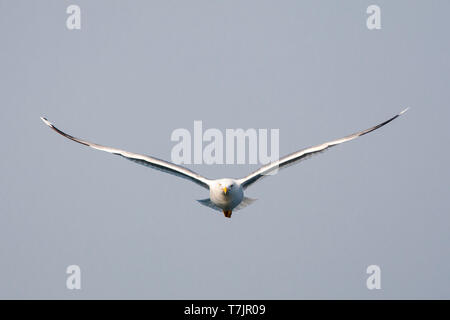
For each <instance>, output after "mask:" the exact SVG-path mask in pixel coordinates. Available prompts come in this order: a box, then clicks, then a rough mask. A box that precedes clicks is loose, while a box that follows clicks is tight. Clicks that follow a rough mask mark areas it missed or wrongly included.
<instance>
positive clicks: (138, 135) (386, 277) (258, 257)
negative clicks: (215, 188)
mask: <svg viewBox="0 0 450 320" xmlns="http://www.w3.org/2000/svg"><path fill="white" fill-rule="evenodd" d="M70 4H78V5H79V6H80V7H81V15H82V29H81V30H79V31H69V30H67V29H66V26H65V20H66V17H67V14H66V13H65V11H66V8H67V6H68V5H70ZM370 4H378V5H379V6H380V7H381V19H382V29H381V30H379V31H369V30H368V29H367V28H366V17H367V14H366V13H365V12H366V8H367V6H368V5H370ZM449 10H450V5H449V2H448V1H428V2H427V1H345V2H342V1H261V0H258V1H206V0H205V1H126V2H125V1H83V0H74V1H6V0H0V40H1V50H0V88H1V94H0V104H1V108H0V113H1V119H2V125H1V127H0V136H1V137H2V156H1V157H0V176H1V184H0V262H1V263H0V298H62V299H78V298H88V299H89V298H153V299H159V298H210V299H216V298H249V299H251V298H255V299H259V298H275V299H277V298H287V299H293V298H362V299H379V298H447V299H448V298H450V280H449V279H450V278H449V276H448V271H449V270H450V258H449V257H450V255H449V240H450V236H449V232H448V229H449V225H450V216H449V215H450V210H449V209H450V208H449V203H448V199H447V198H448V191H449V187H448V181H449V179H450V175H449V170H448V163H449V162H450V161H449V160H450V159H449V158H450V153H449V151H448V145H449V139H450V132H449V128H448V121H449V118H450V111H449V108H448V106H447V104H448V101H449V98H450V91H449V90H448V85H449V82H450V72H449V71H450V62H449V58H448V57H449V56H450V43H449V35H448V30H449V29H448V12H449ZM408 106H409V107H411V110H410V111H409V112H408V113H407V114H405V116H404V117H401V118H400V119H397V120H395V121H394V122H393V123H391V124H389V125H388V126H386V127H384V128H382V129H380V130H378V131H376V132H374V133H371V134H370V135H367V136H364V137H362V138H359V139H357V140H356V141H352V142H349V143H347V144H344V145H342V146H339V147H336V148H334V149H332V150H330V151H327V152H326V153H324V154H321V155H319V156H316V157H313V158H312V159H310V160H308V161H305V162H302V163H300V164H298V165H296V166H293V167H290V168H289V169H286V170H283V171H281V172H280V173H279V174H278V175H276V176H273V177H268V178H267V179H264V180H263V181H262V182H259V183H257V184H255V185H254V186H252V187H251V188H249V189H247V195H248V196H250V197H254V198H258V199H259V200H258V201H256V202H255V203H254V204H252V205H251V206H249V207H247V208H246V209H244V210H242V211H239V212H236V213H234V215H233V218H232V219H231V220H227V219H225V218H224V217H223V215H222V214H221V213H217V212H215V211H212V210H211V209H208V208H206V207H203V206H201V205H199V204H198V203H197V202H196V201H195V200H196V199H202V198H206V197H207V195H208V194H207V192H206V190H204V189H202V188H200V187H198V186H197V185H195V184H193V183H190V182H188V181H185V180H182V179H179V178H176V177H173V176H169V175H167V174H164V173H160V172H158V171H154V170H151V169H148V168H145V167H142V166H139V165H136V164H133V163H131V162H129V161H125V160H123V159H120V158H119V157H115V156H112V155H109V154H106V153H102V152H99V151H94V150H91V149H88V148H85V147H83V146H80V145H77V144H75V143H73V142H70V141H68V140H66V139H63V138H62V137H60V136H58V135H56V134H55V133H54V132H52V131H51V130H49V129H48V128H47V127H46V126H45V125H44V124H43V123H42V122H41V121H40V120H39V117H40V116H42V115H45V116H46V117H48V118H49V119H50V120H51V121H53V122H54V123H55V124H56V125H57V126H59V127H60V128H61V129H64V130H66V131H67V132H69V133H72V134H74V135H75V136H79V137H82V138H86V139H88V140H91V141H94V142H98V143H102V144H106V145H110V146H115V147H119V148H123V149H125V150H129V151H134V152H140V153H145V154H150V155H154V156H156V157H160V158H164V159H167V160H169V159H170V152H171V148H172V146H173V145H174V143H173V142H171V141H170V134H171V132H172V131H173V130H174V129H176V128H187V129H189V130H192V128H193V121H194V120H202V121H203V125H204V127H205V128H218V129H221V130H223V131H224V130H225V129H226V128H244V129H246V128H268V129H270V128H279V129H280V154H281V155H284V154H286V153H288V152H292V151H296V150H298V149H300V148H303V147H306V146H309V145H312V144H316V143H321V142H325V141H328V140H331V139H334V138H338V137H341V136H344V135H346V134H349V133H353V132H354V131H357V130H360V129H365V128H368V127H370V126H372V125H374V124H377V123H378V122H380V121H383V120H385V119H387V118H388V117H390V116H392V115H394V114H395V113H397V112H399V111H400V110H402V109H403V108H404V107H408ZM189 167H190V168H191V169H193V170H195V171H197V172H198V173H200V174H202V175H205V176H207V177H210V178H219V177H227V176H231V177H240V176H244V175H246V174H247V173H249V172H250V171H252V170H254V169H255V168H256V167H257V166H250V165H234V166H233V165H220V166H209V165H192V166H189ZM71 264H77V265H79V266H80V267H81V270H82V290H80V291H69V290H67V289H66V287H65V281H66V277H67V275H66V274H65V269H66V267H67V266H68V265H71ZM371 264H377V265H379V266H380V267H381V270H382V280H381V281H382V289H381V290H378V291H377V290H372V291H369V290H368V289H367V288H366V285H365V283H366V278H367V276H368V275H367V274H366V273H365V270H366V268H367V266H368V265H371Z"/></svg>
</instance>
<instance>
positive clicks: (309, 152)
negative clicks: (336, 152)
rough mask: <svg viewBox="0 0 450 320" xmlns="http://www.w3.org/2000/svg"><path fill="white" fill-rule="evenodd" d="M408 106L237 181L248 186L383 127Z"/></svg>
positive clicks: (402, 112)
mask: <svg viewBox="0 0 450 320" xmlns="http://www.w3.org/2000/svg"><path fill="white" fill-rule="evenodd" d="M408 109H409V108H406V109H404V110H403V111H401V112H400V113H398V114H396V115H395V116H393V117H392V118H390V119H388V120H386V121H384V122H382V123H380V124H377V125H376V126H373V127H371V128H369V129H366V130H363V131H360V132H356V133H353V134H350V135H348V136H345V137H343V138H340V139H336V140H333V141H329V142H325V143H322V144H319V145H316V146H313V147H309V148H306V149H302V150H300V151H296V152H294V153H291V154H289V155H287V156H285V157H283V158H281V159H279V160H277V161H274V162H271V163H269V164H267V165H265V166H262V167H261V168H259V169H258V170H256V171H254V172H252V173H251V174H249V175H248V176H246V177H245V178H242V179H240V180H238V181H239V183H240V184H241V186H242V187H243V188H244V189H246V188H247V187H248V186H250V185H251V184H253V183H255V182H256V181H258V180H260V179H261V178H263V177H266V176H268V175H270V174H271V173H273V172H274V171H275V170H278V169H282V168H286V167H288V166H290V165H293V164H295V163H298V162H300V161H302V160H306V159H308V158H310V157H311V156H313V155H316V154H319V153H321V152H324V151H325V150H327V149H329V148H331V147H334V146H336V145H338V144H341V143H344V142H347V141H351V140H353V139H356V138H358V137H360V136H363V135H365V134H367V133H369V132H372V131H374V130H376V129H379V128H381V127H383V126H384V125H386V124H388V123H389V122H391V121H393V120H395V119H396V118H398V117H399V116H401V115H402V114H404V113H405V112H406V111H408Z"/></svg>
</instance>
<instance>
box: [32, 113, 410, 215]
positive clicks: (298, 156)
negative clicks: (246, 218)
mask: <svg viewBox="0 0 450 320" xmlns="http://www.w3.org/2000/svg"><path fill="white" fill-rule="evenodd" d="M406 110H407V109H405V110H403V111H402V112H400V113H399V114H397V115H395V116H394V117H392V118H390V119H389V120H386V121H384V122H382V123H380V124H378V125H376V126H374V127H371V128H369V129H367V130H363V131H360V132H357V133H354V134H351V135H348V136H346V137H344V138H341V139H337V140H333V141H330V142H326V143H323V144H320V145H317V146H314V147H310V148H306V149H303V150H300V151H297V152H294V153H291V154H289V155H287V156H285V157H283V158H281V159H279V160H277V161H275V162H271V163H269V164H266V165H264V166H262V167H261V168H259V169H258V170H256V171H254V172H252V173H251V174H249V175H248V176H246V177H244V178H241V179H232V178H224V179H216V180H212V179H207V178H205V177H203V176H201V175H199V174H197V173H195V172H193V171H191V170H189V169H187V168H184V167H182V166H179V165H176V164H174V163H171V162H167V161H164V160H161V159H157V158H153V157H150V156H145V155H141V154H137V153H132V152H128V151H124V150H120V149H116V148H110V147H105V146H102V145H99V144H95V143H91V142H88V141H85V140H81V139H78V138H75V137H73V136H71V135H68V134H67V133H65V132H63V131H61V130H59V129H58V128H56V127H55V126H54V125H53V124H52V123H50V122H49V121H48V120H47V119H45V118H41V119H42V121H44V123H45V124H46V125H48V126H49V127H50V128H52V129H53V130H55V131H56V132H57V133H59V134H60V135H62V136H64V137H66V138H68V139H70V140H73V141H75V142H78V143H81V144H83V145H86V146H88V147H91V148H94V149H97V150H101V151H106V152H109V153H112V154H115V155H119V156H122V157H124V158H126V159H128V160H131V161H133V162H136V163H139V164H142V165H145V166H148V167H151V168H154V169H157V170H161V171H164V172H167V173H170V174H173V175H176V176H179V177H181V178H184V179H188V180H190V181H192V182H195V183H196V184H198V185H200V186H202V187H204V188H206V189H209V198H207V199H203V200H198V202H199V203H201V204H203V205H205V206H207V207H210V208H212V209H215V210H218V211H222V212H223V214H224V216H225V217H227V218H231V214H232V212H233V210H239V209H242V208H244V207H246V206H248V205H249V204H251V203H252V202H253V201H255V199H251V198H248V197H245V196H244V192H245V189H246V188H247V187H249V186H250V185H252V184H253V183H255V182H256V181H258V180H259V179H261V178H263V177H265V176H267V175H270V174H273V173H274V172H275V171H276V170H278V169H282V168H285V167H288V166H289V165H292V164H294V163H297V162H299V161H302V160H304V159H307V158H309V157H310V156H311V155H313V154H317V153H320V152H323V151H325V150H327V149H329V148H330V147H333V146H335V145H338V144H341V143H343V142H346V141H350V140H353V139H355V138H357V137H359V136H362V135H365V134H367V133H369V132H371V131H374V130H376V129H378V128H381V127H382V126H384V125H386V124H387V123H389V122H391V121H392V120H394V119H396V118H397V117H399V116H400V115H402V114H403V113H404V112H406Z"/></svg>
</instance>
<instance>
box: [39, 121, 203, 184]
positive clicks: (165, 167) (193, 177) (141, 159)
mask: <svg viewBox="0 0 450 320" xmlns="http://www.w3.org/2000/svg"><path fill="white" fill-rule="evenodd" d="M41 119H42V121H44V123H45V124H46V125H47V126H49V127H50V128H52V129H53V130H55V131H56V132H57V133H59V134H60V135H62V136H64V137H66V138H68V139H70V140H73V141H75V142H78V143H81V144H84V145H85V146H88V147H91V148H94V149H97V150H101V151H106V152H109V153H112V154H115V155H119V156H121V157H124V158H126V159H128V160H131V161H133V162H136V163H139V164H142V165H144V166H147V167H150V168H153V169H157V170H160V171H163V172H167V173H170V174H173V175H176V176H178V177H181V178H184V179H188V180H190V181H192V182H195V183H196V184H198V185H200V186H202V187H204V188H206V189H209V179H207V178H205V177H202V176H201V175H199V174H197V173H195V172H193V171H191V170H189V169H187V168H185V167H182V166H178V165H176V164H173V163H171V162H167V161H164V160H161V159H157V158H153V157H150V156H145V155H141V154H137V153H132V152H128V151H124V150H120V149H116V148H110V147H105V146H102V145H99V144H95V143H92V142H88V141H85V140H81V139H78V138H75V137H73V136H71V135H69V134H67V133H65V132H63V131H61V130H59V129H58V128H56V127H55V126H54V125H53V124H52V123H51V122H50V121H48V120H47V119H46V118H42V117H41Z"/></svg>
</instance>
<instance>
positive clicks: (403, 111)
mask: <svg viewBox="0 0 450 320" xmlns="http://www.w3.org/2000/svg"><path fill="white" fill-rule="evenodd" d="M408 110H409V107H407V108H405V109H403V110H402V111H401V112H400V113H399V114H398V115H399V116H401V115H402V114H404V113H405V112H406V111H408Z"/></svg>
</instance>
